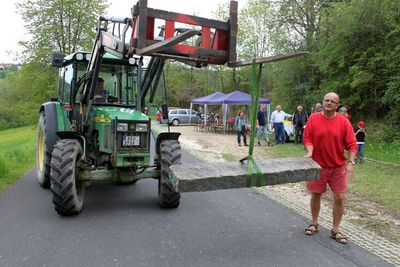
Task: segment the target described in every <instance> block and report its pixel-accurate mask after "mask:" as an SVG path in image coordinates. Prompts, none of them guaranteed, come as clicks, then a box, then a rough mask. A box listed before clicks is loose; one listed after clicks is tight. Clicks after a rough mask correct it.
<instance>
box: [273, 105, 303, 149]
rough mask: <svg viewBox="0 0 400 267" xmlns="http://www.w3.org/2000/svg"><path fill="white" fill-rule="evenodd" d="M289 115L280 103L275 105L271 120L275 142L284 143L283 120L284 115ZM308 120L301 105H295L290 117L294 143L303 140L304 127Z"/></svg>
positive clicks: (299, 142)
mask: <svg viewBox="0 0 400 267" xmlns="http://www.w3.org/2000/svg"><path fill="white" fill-rule="evenodd" d="M289 116H291V115H290V114H287V113H286V112H284V111H283V110H282V107H281V106H280V105H278V106H276V110H275V111H274V112H272V115H271V122H272V127H273V129H275V143H276V144H284V143H285V140H286V133H285V125H284V123H283V121H284V120H285V118H286V117H289ZM307 120H308V114H307V112H306V111H305V110H304V109H303V107H302V106H297V109H296V112H295V113H294V115H293V118H292V124H293V128H294V134H295V143H296V144H301V143H302V142H303V132H304V127H305V125H306V123H307Z"/></svg>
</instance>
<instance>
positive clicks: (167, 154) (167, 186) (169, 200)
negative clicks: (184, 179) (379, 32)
mask: <svg viewBox="0 0 400 267" xmlns="http://www.w3.org/2000/svg"><path fill="white" fill-rule="evenodd" d="M159 157H160V165H161V166H160V167H161V176H160V179H159V180H158V204H159V205H160V207H163V208H176V207H178V206H179V204H180V199H181V194H180V193H179V192H178V189H177V183H176V180H175V178H174V177H173V175H172V171H171V168H170V167H171V166H172V165H175V164H179V163H180V162H181V145H180V144H179V141H178V140H163V141H161V143H160V155H159Z"/></svg>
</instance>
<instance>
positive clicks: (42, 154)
mask: <svg viewBox="0 0 400 267" xmlns="http://www.w3.org/2000/svg"><path fill="white" fill-rule="evenodd" d="M36 138H37V139H36V169H37V178H38V182H39V185H40V186H41V187H43V188H50V161H51V148H50V147H48V144H47V134H46V117H45V115H44V112H41V113H40V116H39V122H38V126H37V137H36Z"/></svg>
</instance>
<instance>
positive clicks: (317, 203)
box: [310, 193, 322, 225]
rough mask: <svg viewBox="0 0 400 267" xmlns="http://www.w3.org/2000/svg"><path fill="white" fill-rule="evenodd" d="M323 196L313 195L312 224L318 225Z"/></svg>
mask: <svg viewBox="0 0 400 267" xmlns="http://www.w3.org/2000/svg"><path fill="white" fill-rule="evenodd" d="M321 196H322V193H311V200H310V207H311V216H312V223H313V224H315V225H317V224H318V217H319V211H320V209H321Z"/></svg>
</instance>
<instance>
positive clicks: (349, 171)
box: [346, 162, 354, 179]
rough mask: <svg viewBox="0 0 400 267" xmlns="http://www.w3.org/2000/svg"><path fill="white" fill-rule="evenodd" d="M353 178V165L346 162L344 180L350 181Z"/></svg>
mask: <svg viewBox="0 0 400 267" xmlns="http://www.w3.org/2000/svg"><path fill="white" fill-rule="evenodd" d="M353 177H354V165H353V163H351V162H347V166H346V178H347V179H350V178H353Z"/></svg>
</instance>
